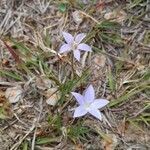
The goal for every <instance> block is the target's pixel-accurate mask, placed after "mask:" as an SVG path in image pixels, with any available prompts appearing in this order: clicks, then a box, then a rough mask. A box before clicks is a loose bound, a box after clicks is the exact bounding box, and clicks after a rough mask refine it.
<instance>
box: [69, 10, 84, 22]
mask: <svg viewBox="0 0 150 150" xmlns="http://www.w3.org/2000/svg"><path fill="white" fill-rule="evenodd" d="M72 17H73V21H74V22H75V23H76V24H77V25H79V24H81V23H82V21H83V18H84V16H83V14H81V12H80V11H78V10H76V11H74V12H73V13H72Z"/></svg>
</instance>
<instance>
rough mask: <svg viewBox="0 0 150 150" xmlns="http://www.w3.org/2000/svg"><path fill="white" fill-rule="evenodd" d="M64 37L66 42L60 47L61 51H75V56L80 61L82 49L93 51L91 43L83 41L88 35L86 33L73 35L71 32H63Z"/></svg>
mask: <svg viewBox="0 0 150 150" xmlns="http://www.w3.org/2000/svg"><path fill="white" fill-rule="evenodd" d="M62 34H63V37H64V39H65V41H66V43H65V44H63V45H62V46H61V47H60V50H59V53H60V54H61V53H65V52H69V51H73V55H74V57H75V58H76V59H77V60H78V61H80V55H81V54H80V51H86V52H91V51H92V49H91V47H90V46H89V45H87V44H85V43H81V42H82V40H83V39H84V38H85V37H86V35H85V34H84V33H80V34H78V35H76V36H75V37H73V36H72V35H71V34H70V33H67V32H63V33H62Z"/></svg>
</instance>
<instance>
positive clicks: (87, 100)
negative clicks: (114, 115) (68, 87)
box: [72, 85, 109, 120]
mask: <svg viewBox="0 0 150 150" xmlns="http://www.w3.org/2000/svg"><path fill="white" fill-rule="evenodd" d="M72 95H73V96H74V97H75V98H76V100H77V102H78V103H79V106H78V107H77V108H75V112H74V116H73V117H74V118H76V117H81V116H84V115H85V114H87V113H90V114H91V115H93V116H94V117H96V118H98V119H99V120H102V115H101V112H100V111H99V109H100V108H102V107H104V106H106V105H107V104H108V103H109V101H108V100H106V99H95V92H94V88H93V86H92V85H90V86H89V87H88V88H87V89H86V90H85V92H84V94H83V95H81V94H79V93H76V92H72Z"/></svg>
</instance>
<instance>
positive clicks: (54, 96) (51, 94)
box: [46, 88, 60, 106]
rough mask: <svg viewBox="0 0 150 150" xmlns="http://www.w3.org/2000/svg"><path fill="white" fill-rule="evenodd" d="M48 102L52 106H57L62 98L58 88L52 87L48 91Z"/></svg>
mask: <svg viewBox="0 0 150 150" xmlns="http://www.w3.org/2000/svg"><path fill="white" fill-rule="evenodd" d="M46 97H47V100H46V103H47V104H48V105H51V106H55V105H56V104H57V102H58V100H59V99H60V94H59V91H58V89H57V88H50V89H48V90H47V91H46Z"/></svg>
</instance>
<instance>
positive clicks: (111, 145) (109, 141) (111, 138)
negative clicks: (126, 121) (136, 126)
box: [102, 134, 118, 150]
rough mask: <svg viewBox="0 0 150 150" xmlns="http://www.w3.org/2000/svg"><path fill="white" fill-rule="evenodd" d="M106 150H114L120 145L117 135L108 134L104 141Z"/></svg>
mask: <svg viewBox="0 0 150 150" xmlns="http://www.w3.org/2000/svg"><path fill="white" fill-rule="evenodd" d="M102 145H103V147H104V150H114V149H115V148H116V146H117V145H118V140H117V137H116V135H115V134H106V135H105V138H103V140H102Z"/></svg>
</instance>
